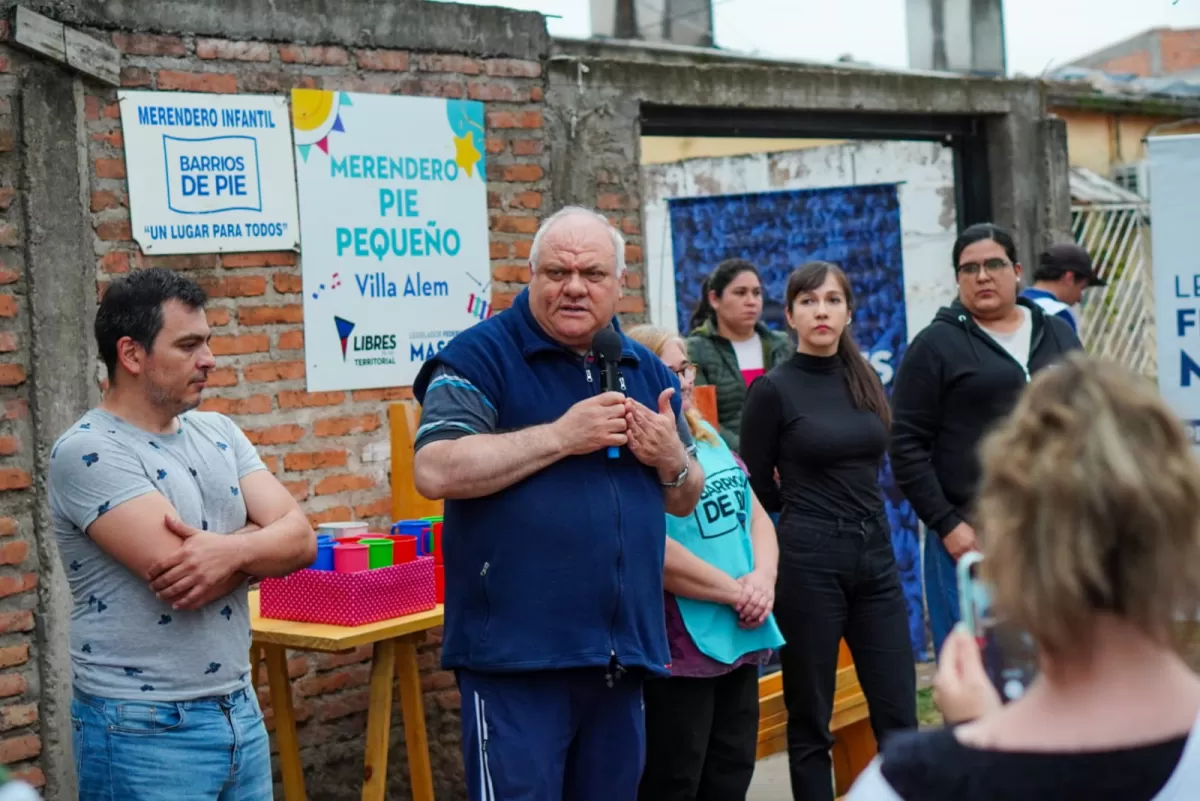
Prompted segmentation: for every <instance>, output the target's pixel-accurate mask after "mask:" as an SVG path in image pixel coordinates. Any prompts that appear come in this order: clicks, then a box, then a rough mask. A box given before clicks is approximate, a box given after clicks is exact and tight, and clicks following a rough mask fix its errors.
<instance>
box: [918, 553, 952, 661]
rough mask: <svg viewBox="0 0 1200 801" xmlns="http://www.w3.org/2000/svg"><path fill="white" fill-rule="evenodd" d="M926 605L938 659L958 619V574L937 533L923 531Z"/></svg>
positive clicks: (935, 653) (934, 653)
mask: <svg viewBox="0 0 1200 801" xmlns="http://www.w3.org/2000/svg"><path fill="white" fill-rule="evenodd" d="M925 606H926V608H928V610H929V629H930V631H931V632H932V633H933V657H934V659H941V656H942V645H943V644H944V643H945V642H946V638H947V637H949V636H950V631H951V629H953V628H954V624H955V623H957V622H958V618H959V604H958V573H957V572H956V569H955V565H954V557H952V556H951V555H950V552H949V551H947V550H946V546H945V545H944V544H943V543H942V538H941V537H939V536H938V535H937V532H935V531H931V530H928V529H927V530H926V531H925Z"/></svg>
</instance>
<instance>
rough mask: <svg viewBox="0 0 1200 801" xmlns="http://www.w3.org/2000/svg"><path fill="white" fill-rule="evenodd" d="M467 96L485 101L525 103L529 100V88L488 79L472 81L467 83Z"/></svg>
mask: <svg viewBox="0 0 1200 801" xmlns="http://www.w3.org/2000/svg"><path fill="white" fill-rule="evenodd" d="M467 97H469V98H470V99H471V100H482V101H484V102H501V103H525V102H528V100H529V90H528V89H526V88H524V87H516V88H514V87H512V86H508V85H506V84H502V83H493V82H490V81H486V80H484V81H471V82H470V83H468V84H467Z"/></svg>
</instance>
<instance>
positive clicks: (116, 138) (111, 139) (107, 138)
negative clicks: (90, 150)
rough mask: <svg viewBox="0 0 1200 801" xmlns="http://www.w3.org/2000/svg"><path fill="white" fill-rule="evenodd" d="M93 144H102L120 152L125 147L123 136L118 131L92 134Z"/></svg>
mask: <svg viewBox="0 0 1200 801" xmlns="http://www.w3.org/2000/svg"><path fill="white" fill-rule="evenodd" d="M92 141H93V142H103V143H104V144H106V145H108V146H109V147H111V148H115V149H116V150H120V149H121V148H123V147H125V135H124V134H122V133H121V132H120V131H103V132H101V133H94V134H92Z"/></svg>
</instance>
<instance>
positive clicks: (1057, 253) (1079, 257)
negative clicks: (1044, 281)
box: [1039, 242, 1108, 286]
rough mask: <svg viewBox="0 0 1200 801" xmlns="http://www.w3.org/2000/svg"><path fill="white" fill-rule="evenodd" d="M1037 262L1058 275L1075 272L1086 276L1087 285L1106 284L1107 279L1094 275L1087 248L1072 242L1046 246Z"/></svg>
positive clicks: (1094, 270)
mask: <svg viewBox="0 0 1200 801" xmlns="http://www.w3.org/2000/svg"><path fill="white" fill-rule="evenodd" d="M1039 263H1040V265H1041V266H1042V267H1043V268H1045V269H1046V270H1047V272H1049V271H1051V270H1053V271H1056V272H1058V273H1059V274H1060V275H1061V274H1062V273H1075V274H1076V275H1078V276H1081V277H1083V278H1086V279H1088V286H1108V281H1105V280H1104V279H1103V278H1100V277H1098V276H1097V275H1096V268H1095V267H1093V266H1092V257H1091V256H1089V255H1088V252H1087V250H1085V249H1084V248H1082V247H1080V246H1079V245H1076V244H1074V243H1073V242H1064V243H1061V244H1058V245H1051V246H1050V247H1048V248H1046V249H1045V250H1044V251H1042V256H1041V259H1040V260H1039Z"/></svg>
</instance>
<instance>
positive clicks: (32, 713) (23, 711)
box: [0, 704, 38, 731]
mask: <svg viewBox="0 0 1200 801" xmlns="http://www.w3.org/2000/svg"><path fill="white" fill-rule="evenodd" d="M37 719H38V708H37V704H14V705H13V706H6V707H3V708H0V730H3V731H8V730H10V729H19V728H21V727H22V726H28V725H30V724H32V723H36V722H37Z"/></svg>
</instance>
